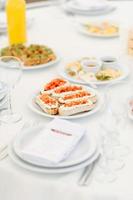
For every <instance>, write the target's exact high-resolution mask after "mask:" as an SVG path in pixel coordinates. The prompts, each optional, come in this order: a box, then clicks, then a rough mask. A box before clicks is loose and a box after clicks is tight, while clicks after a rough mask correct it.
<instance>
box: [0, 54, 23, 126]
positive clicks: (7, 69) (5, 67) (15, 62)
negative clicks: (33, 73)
mask: <svg viewBox="0 0 133 200" xmlns="http://www.w3.org/2000/svg"><path fill="white" fill-rule="evenodd" d="M22 69H23V64H22V62H21V61H20V59H18V58H16V57H13V56H3V57H0V80H1V81H3V82H4V83H6V84H7V86H8V88H9V90H8V112H6V113H4V114H2V115H1V116H0V120H1V121H3V122H7V123H9V122H11V123H12V122H13V123H15V122H18V121H20V120H21V118H22V116H21V115H20V114H17V113H14V111H13V108H12V91H13V89H14V88H15V87H16V86H17V84H18V82H19V80H20V79H21V76H22Z"/></svg>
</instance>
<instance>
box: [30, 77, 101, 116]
mask: <svg viewBox="0 0 133 200" xmlns="http://www.w3.org/2000/svg"><path fill="white" fill-rule="evenodd" d="M102 105H103V98H102V96H101V95H100V94H99V93H98V92H97V91H96V90H94V89H92V88H89V87H85V86H82V85H78V84H71V83H70V82H68V81H67V80H65V79H62V78H55V79H52V80H51V81H49V82H48V83H45V84H44V85H43V87H42V88H41V89H40V91H37V92H35V94H34V95H32V97H30V99H29V101H28V106H29V108H30V109H31V110H32V111H34V112H36V113H38V114H40V115H43V116H45V117H50V118H55V117H58V118H63V119H75V118H81V117H86V116H89V115H92V114H94V113H96V112H98V111H99V110H100V109H101V107H102Z"/></svg>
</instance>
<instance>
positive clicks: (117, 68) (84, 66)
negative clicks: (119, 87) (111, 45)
mask: <svg viewBox="0 0 133 200" xmlns="http://www.w3.org/2000/svg"><path fill="white" fill-rule="evenodd" d="M59 73H60V75H61V76H62V77H64V78H65V79H67V80H69V81H72V82H75V83H79V84H86V85H87V84H88V85H89V84H94V85H104V84H109V83H114V82H116V81H120V80H123V79H125V78H126V77H127V76H128V75H129V69H128V67H127V66H123V65H122V64H120V63H119V61H118V60H117V59H116V58H114V57H103V58H101V59H97V58H95V57H84V58H81V59H79V60H76V61H73V62H71V63H69V64H67V65H66V66H65V67H63V68H61V69H60V70H59Z"/></svg>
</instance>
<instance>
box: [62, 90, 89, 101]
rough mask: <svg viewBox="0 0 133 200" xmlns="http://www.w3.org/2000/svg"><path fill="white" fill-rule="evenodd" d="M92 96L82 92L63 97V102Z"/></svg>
mask: <svg viewBox="0 0 133 200" xmlns="http://www.w3.org/2000/svg"><path fill="white" fill-rule="evenodd" d="M90 95H91V94H90V93H89V92H86V91H81V92H79V93H77V94H70V95H66V96H64V97H63V100H69V99H75V98H80V97H85V96H90Z"/></svg>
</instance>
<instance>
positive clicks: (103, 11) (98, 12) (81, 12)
mask: <svg viewBox="0 0 133 200" xmlns="http://www.w3.org/2000/svg"><path fill="white" fill-rule="evenodd" d="M63 9H64V10H65V11H66V12H72V13H76V14H80V15H90V16H95V15H101V14H106V13H110V12H112V11H114V10H115V9H116V7H115V6H110V7H109V8H108V9H105V10H99V11H89V10H88V11H84V10H77V9H72V8H70V7H69V6H68V5H67V4H66V5H64V6H63Z"/></svg>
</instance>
